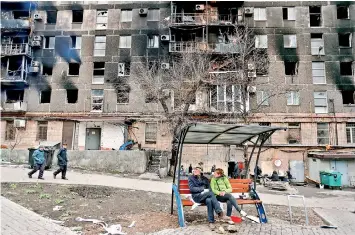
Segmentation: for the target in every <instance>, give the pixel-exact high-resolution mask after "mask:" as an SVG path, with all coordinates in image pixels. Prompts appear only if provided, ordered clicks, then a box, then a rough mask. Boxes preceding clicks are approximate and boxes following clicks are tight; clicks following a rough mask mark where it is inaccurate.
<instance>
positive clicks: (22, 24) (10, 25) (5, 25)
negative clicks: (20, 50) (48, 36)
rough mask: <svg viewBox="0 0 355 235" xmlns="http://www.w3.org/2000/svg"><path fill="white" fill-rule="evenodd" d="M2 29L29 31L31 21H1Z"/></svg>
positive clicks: (0, 26)
mask: <svg viewBox="0 0 355 235" xmlns="http://www.w3.org/2000/svg"><path fill="white" fill-rule="evenodd" d="M0 28H1V29H29V28H30V21H29V20H28V19H1V21H0Z"/></svg>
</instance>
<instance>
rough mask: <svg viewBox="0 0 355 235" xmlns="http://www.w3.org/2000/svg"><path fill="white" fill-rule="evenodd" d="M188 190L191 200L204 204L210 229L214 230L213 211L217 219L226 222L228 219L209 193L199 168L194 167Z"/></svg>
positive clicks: (207, 182) (207, 185)
mask: <svg viewBox="0 0 355 235" xmlns="http://www.w3.org/2000/svg"><path fill="white" fill-rule="evenodd" d="M188 182H189V188H190V192H191V195H192V199H193V200H194V202H196V203H204V204H206V205H207V213H208V222H209V223H210V228H211V229H212V230H213V229H215V226H214V222H215V220H214V213H213V212H214V211H215V212H216V213H217V214H218V217H219V218H221V219H223V220H225V221H228V220H229V218H228V217H225V216H224V215H223V211H222V209H221V207H220V205H219V202H218V201H217V199H216V197H215V195H214V194H213V192H212V191H210V184H209V181H208V179H207V178H206V177H204V176H202V175H201V168H200V167H196V168H195V169H194V170H193V173H192V175H191V176H189V178H188Z"/></svg>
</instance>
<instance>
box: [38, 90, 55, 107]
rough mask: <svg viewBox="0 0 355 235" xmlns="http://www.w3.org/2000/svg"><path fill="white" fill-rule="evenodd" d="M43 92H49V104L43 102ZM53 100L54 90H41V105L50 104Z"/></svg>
mask: <svg viewBox="0 0 355 235" xmlns="http://www.w3.org/2000/svg"><path fill="white" fill-rule="evenodd" d="M43 92H49V101H48V102H42V93H43ZM51 99H52V89H47V90H41V91H40V92H39V103H40V104H50V103H51Z"/></svg>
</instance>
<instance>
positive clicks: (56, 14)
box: [46, 10, 58, 25]
mask: <svg viewBox="0 0 355 235" xmlns="http://www.w3.org/2000/svg"><path fill="white" fill-rule="evenodd" d="M48 12H55V19H54V18H53V20H54V21H55V22H51V23H49V22H48V19H49V18H48ZM57 19H58V11H57V10H49V11H46V24H50V25H56V24H57Z"/></svg>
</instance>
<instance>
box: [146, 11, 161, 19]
mask: <svg viewBox="0 0 355 235" xmlns="http://www.w3.org/2000/svg"><path fill="white" fill-rule="evenodd" d="M147 20H148V21H159V20H160V10H159V9H149V11H148V17H147Z"/></svg>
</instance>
